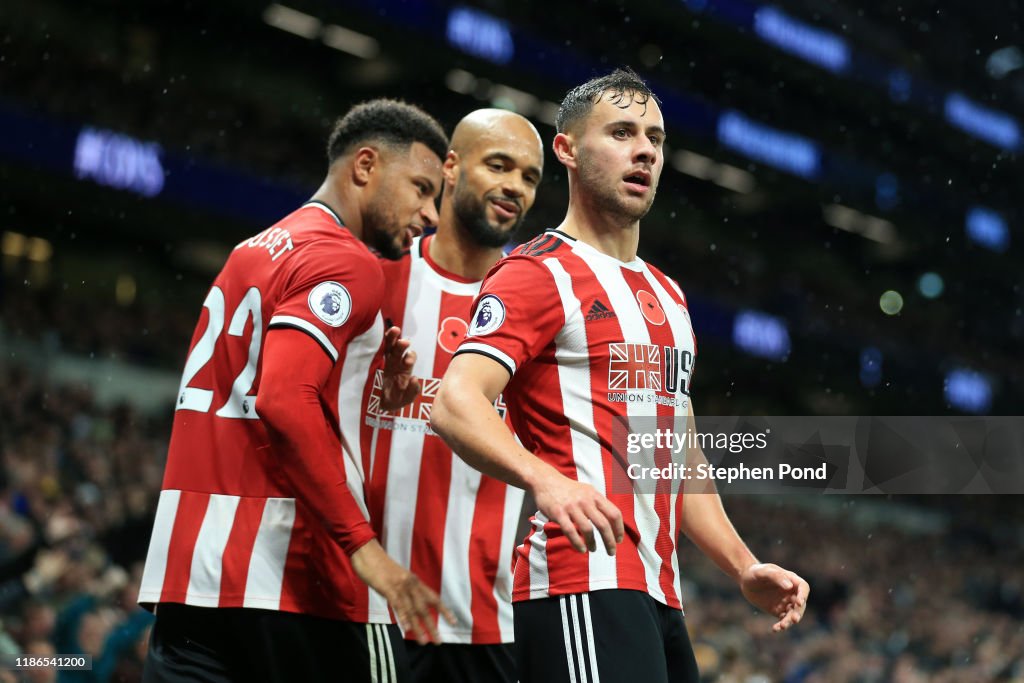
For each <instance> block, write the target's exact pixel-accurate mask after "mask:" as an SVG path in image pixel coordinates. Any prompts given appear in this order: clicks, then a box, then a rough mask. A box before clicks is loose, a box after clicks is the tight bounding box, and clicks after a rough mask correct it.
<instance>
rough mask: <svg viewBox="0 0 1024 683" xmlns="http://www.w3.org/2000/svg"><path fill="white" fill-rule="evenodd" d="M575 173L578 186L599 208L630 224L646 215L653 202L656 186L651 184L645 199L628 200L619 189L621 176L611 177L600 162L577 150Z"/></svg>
mask: <svg viewBox="0 0 1024 683" xmlns="http://www.w3.org/2000/svg"><path fill="white" fill-rule="evenodd" d="M577 160H578V162H577V165H576V173H577V176H578V178H579V182H580V187H581V188H582V189H583V191H584V192H585V193H586V194H587V195H588V196H590V197H592V198H593V202H594V204H596V205H597V207H598V208H599V209H601V210H602V211H605V212H607V213H609V214H611V215H613V216H616V217H619V218H621V219H623V221H624V222H626V223H629V224H632V223H635V222H637V221H639V220H640V219H641V218H643V217H644V216H646V215H647V212H648V211H650V210H651V205H652V204H654V194H655V192H656V191H657V189H658V186H657V185H656V184H654V183H652V184H651V186H650V188H649V192H648V197H647V198H646V200H640V199H639V198H635V199H634V200H633V201H628V200H627V199H626V198H624V197H623V196H622V194H621V192H620V191H619V188H618V186H619V183H621V182H622V179H621V178H611V177H609V175H608V174H607V173H606V172H605V171H604V170H603V169H602V168H601V167H600V164H597V163H592V162H591V160H590V156H589V155H588V154H587V153H585V152H584V150H582V149H581V150H579V153H578V155H577Z"/></svg>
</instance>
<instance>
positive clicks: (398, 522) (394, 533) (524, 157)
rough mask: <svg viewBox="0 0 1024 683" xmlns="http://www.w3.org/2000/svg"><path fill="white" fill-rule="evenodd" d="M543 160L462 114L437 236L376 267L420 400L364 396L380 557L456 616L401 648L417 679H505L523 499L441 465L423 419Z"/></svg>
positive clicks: (443, 456)
mask: <svg viewBox="0 0 1024 683" xmlns="http://www.w3.org/2000/svg"><path fill="white" fill-rule="evenodd" d="M543 162H544V150H543V143H542V142H541V139H540V135H539V134H538V133H537V130H536V129H535V128H534V127H533V125H532V124H531V123H530V122H529V121H527V120H526V119H525V118H523V117H522V116H519V115H518V114H514V113H511V112H507V111H502V110H498V109H481V110H478V111H475V112H472V113H471V114H469V115H468V116H466V117H465V118H463V119H462V121H460V122H459V124H458V125H457V126H456V127H455V131H454V132H453V133H452V144H451V149H450V151H449V152H448V156H447V158H446V159H445V162H444V169H443V173H444V194H443V195H442V199H441V212H440V220H439V222H438V226H437V232H436V234H434V235H429V236H426V237H418V238H416V239H415V240H414V241H413V245H412V250H411V252H410V253H409V255H408V256H406V257H405V258H402V259H401V260H399V261H388V262H383V263H382V264H381V265H382V266H383V268H384V275H385V278H386V280H387V282H388V283H389V289H388V292H387V294H386V296H385V302H384V306H383V313H384V316H385V318H389V319H390V320H392V321H393V322H394V323H395V324H396V325H400V326H401V327H402V329H403V330H405V331H406V333H407V334H408V336H409V340H410V341H411V343H412V348H414V349H416V350H417V353H418V356H417V359H416V366H415V367H414V368H413V370H414V372H415V374H416V375H417V376H418V377H421V378H422V382H423V390H422V395H421V396H420V397H419V398H418V399H417V400H416V401H414V402H413V403H412V404H411V405H410V406H408V407H406V408H403V409H402V410H401V411H398V412H396V413H382V412H381V411H380V410H379V402H378V401H377V399H376V398H375V397H374V396H373V395H372V394H371V404H370V409H369V410H368V415H367V421H366V422H367V426H366V430H368V431H369V432H370V436H371V438H372V437H375V439H376V440H375V442H374V443H375V448H374V450H373V452H374V454H375V459H374V475H373V476H372V478H371V480H370V484H369V492H368V496H369V498H370V501H371V502H370V509H371V516H372V517H373V519H374V520H378V519H379V520H382V522H383V533H382V538H383V543H384V548H385V550H387V552H388V554H389V555H390V556H392V557H394V558H395V559H397V560H398V561H399V562H401V563H402V564H403V565H404V566H406V567H409V568H410V569H411V570H412V572H413V573H414V574H416V575H417V576H419V577H421V578H422V579H423V581H424V582H425V583H426V584H427V585H428V586H430V587H431V588H432V589H433V590H435V591H437V592H438V593H440V595H441V599H442V601H443V602H444V603H445V604H446V605H450V606H451V608H452V610H453V611H454V612H455V615H456V618H457V620H458V621H457V623H456V624H454V625H449V624H446V623H444V622H443V621H441V622H440V623H438V625H437V627H438V632H439V633H440V636H441V640H442V644H441V645H438V646H435V645H425V646H424V645H418V644H417V643H415V642H412V641H409V642H407V646H408V652H409V659H410V663H411V665H412V669H413V674H414V679H415V680H416V681H417V683H430V682H433V681H437V682H439V683H459V682H460V681H465V682H466V683H471V682H475V681H493V682H494V683H515V680H516V674H515V661H514V657H513V653H512V646H511V642H512V639H513V626H512V603H511V597H512V576H511V566H512V552H513V549H514V546H515V533H516V529H517V526H518V523H519V519H520V516H521V513H522V507H523V491H522V490H521V489H518V488H515V487H510V486H508V485H506V484H505V483H503V482H500V481H498V480H496V479H492V478H490V477H487V476H482V475H481V474H480V472H478V471H476V470H474V469H472V468H471V467H469V466H468V465H467V464H466V463H465V462H463V461H462V460H461V459H460V458H457V457H455V456H453V454H452V451H451V449H450V448H448V446H447V445H446V444H445V443H444V441H442V440H441V438H440V437H438V436H437V435H435V434H434V433H433V432H432V431H430V429H429V426H428V422H427V420H428V418H429V411H430V405H431V402H432V401H433V398H434V396H435V394H436V392H437V386H438V384H440V381H441V380H440V378H441V376H442V375H443V374H444V371H445V369H447V367H448V363H449V361H450V360H451V358H452V353H453V352H454V351H455V350H456V349H457V348H458V345H459V342H461V341H462V338H463V337H464V336H465V333H466V330H467V329H468V327H469V326H468V324H467V321H468V320H469V314H470V308H471V306H472V304H473V299H474V297H475V296H476V295H477V293H478V292H479V291H480V282H481V281H482V280H483V277H484V275H486V274H487V271H488V270H490V268H491V266H493V265H494V264H495V263H496V262H497V261H498V259H499V258H501V256H502V246H503V245H505V244H506V243H507V242H508V241H509V237H510V235H511V234H512V233H513V232H514V231H515V230H516V228H517V227H518V226H519V225H520V224H521V223H522V221H523V218H524V216H525V215H526V212H527V211H529V209H530V207H531V206H532V205H533V201H534V197H535V194H536V191H537V185H538V184H539V183H540V179H541V172H542V166H543ZM490 410H491V411H492V412H495V408H494V407H493V406H492V407H491V408H490ZM499 410H500V412H501V414H504V412H505V409H504V404H502V403H500V402H499ZM496 414H497V413H496ZM378 504H379V505H382V507H383V509H382V510H381V511H379V512H378V511H376V510H375V509H374V506H375V505H378Z"/></svg>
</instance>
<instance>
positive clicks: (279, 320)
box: [267, 315, 338, 363]
mask: <svg viewBox="0 0 1024 683" xmlns="http://www.w3.org/2000/svg"><path fill="white" fill-rule="evenodd" d="M275 326H284V327H298V328H301V329H302V331H303V332H306V333H307V334H309V335H310V336H311V337H313V338H314V339H316V340H317V342H319V343H320V346H322V347H324V351H326V352H327V353H329V354H331V358H333V359H334V362H335V363H337V362H338V349H336V348H334V344H332V343H331V340H330V339H328V338H327V335H326V334H324V333H323V332H321V331H320V329H319V328H318V327H317V326H316V325H314V324H313V323H311V322H309V321H308V320H303V319H302V318H296V317H295V316H294V315H275V316H274V317H273V318H271V319H270V322H269V323H267V327H268V328H270V327H275Z"/></svg>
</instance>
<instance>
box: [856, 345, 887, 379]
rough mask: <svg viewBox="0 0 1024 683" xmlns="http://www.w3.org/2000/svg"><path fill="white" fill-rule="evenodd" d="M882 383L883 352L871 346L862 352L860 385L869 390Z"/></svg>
mask: <svg viewBox="0 0 1024 683" xmlns="http://www.w3.org/2000/svg"><path fill="white" fill-rule="evenodd" d="M881 381H882V352H881V351H879V350H878V349H876V348H875V347H873V346H869V347H867V348H865V349H864V350H863V351H861V352H860V383H861V384H863V385H864V386H865V387H867V388H869V389H870V388H871V387H877V386H878V385H879V384H880V383H881Z"/></svg>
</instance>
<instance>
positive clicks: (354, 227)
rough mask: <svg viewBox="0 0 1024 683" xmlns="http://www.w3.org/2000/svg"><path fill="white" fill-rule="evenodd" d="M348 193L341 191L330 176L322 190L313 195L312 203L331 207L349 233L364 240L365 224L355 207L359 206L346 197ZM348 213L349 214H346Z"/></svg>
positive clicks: (325, 180)
mask: <svg viewBox="0 0 1024 683" xmlns="http://www.w3.org/2000/svg"><path fill="white" fill-rule="evenodd" d="M345 194H346V193H344V192H343V191H341V190H340V189H339V188H338V186H337V184H336V183H335V182H334V179H333V177H332V176H330V175H328V176H327V178H325V179H324V182H323V184H322V185H321V186H320V188H319V189H318V190H317V191H316V192H314V193H313V196H312V197H310V200H311V201H315V202H321V203H322V204H326V205H327V206H328V207H330V209H331V211H333V212H334V213H335V214H337V216H338V218H340V219H341V224H342V225H344V226H345V227H346V228H347V229H348V231H349V232H351V233H352V234H353V235H354V236H355V237H356V238H358V239H362V238H363V223H362V221H361V220H360V218H361V216H360V215H359V212H358V211H356V210H355V209H354V208H353V207H356V206H358V204H357V203H356V202H355V201H354V200H353V199H352V198H350V197H346V196H345ZM346 211H347V212H348V213H346Z"/></svg>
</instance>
